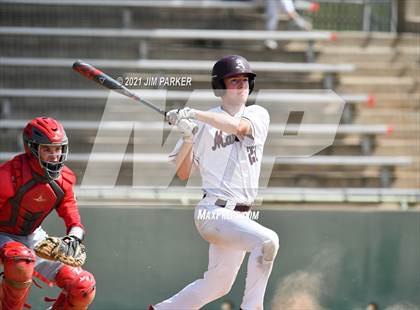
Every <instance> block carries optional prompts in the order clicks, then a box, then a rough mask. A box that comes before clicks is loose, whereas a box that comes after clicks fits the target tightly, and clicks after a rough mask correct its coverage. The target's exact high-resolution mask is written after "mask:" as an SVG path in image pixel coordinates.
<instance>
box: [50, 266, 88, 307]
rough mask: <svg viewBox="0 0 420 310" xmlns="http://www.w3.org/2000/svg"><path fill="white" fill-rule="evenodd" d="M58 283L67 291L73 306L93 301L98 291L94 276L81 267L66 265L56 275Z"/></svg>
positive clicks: (85, 304) (83, 305)
mask: <svg viewBox="0 0 420 310" xmlns="http://www.w3.org/2000/svg"><path fill="white" fill-rule="evenodd" d="M56 282H57V285H58V286H59V287H60V288H62V289H63V291H64V292H65V295H66V298H67V301H68V303H69V304H70V305H72V306H73V307H76V308H77V307H85V306H88V305H89V304H91V303H92V301H93V299H94V298H95V293H96V281H95V278H94V276H93V275H92V274H91V273H90V272H88V271H86V270H83V269H82V268H80V267H70V266H67V265H64V266H63V267H61V268H60V270H59V271H58V273H57V276H56Z"/></svg>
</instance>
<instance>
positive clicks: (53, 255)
mask: <svg viewBox="0 0 420 310" xmlns="http://www.w3.org/2000/svg"><path fill="white" fill-rule="evenodd" d="M34 251H35V253H36V254H37V255H38V256H39V257H41V258H45V259H48V260H54V261H59V262H62V263H63V264H66V265H69V266H73V267H80V266H82V265H83V264H84V263H85V260H86V249H85V246H84V245H83V244H82V243H81V242H80V240H79V239H78V238H76V237H73V236H65V237H62V238H58V237H47V238H45V239H44V240H41V241H40V242H38V243H37V244H36V245H35V247H34Z"/></svg>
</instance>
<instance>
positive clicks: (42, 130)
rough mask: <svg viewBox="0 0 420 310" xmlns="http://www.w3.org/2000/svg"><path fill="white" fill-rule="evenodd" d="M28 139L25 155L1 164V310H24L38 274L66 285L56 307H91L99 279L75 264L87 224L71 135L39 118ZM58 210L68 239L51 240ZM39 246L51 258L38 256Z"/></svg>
mask: <svg viewBox="0 0 420 310" xmlns="http://www.w3.org/2000/svg"><path fill="white" fill-rule="evenodd" d="M23 143H24V147H25V153H24V154H20V155H17V156H16V157H14V158H13V159H12V160H10V161H8V162H6V163H3V164H2V165H0V182H1V186H0V261H1V263H2V264H3V268H4V270H3V280H2V282H1V287H0V302H1V307H0V309H2V310H20V309H22V307H23V306H24V305H25V301H26V298H27V297H28V294H29V290H30V287H31V284H32V276H34V275H35V276H36V277H38V278H39V279H41V280H42V281H44V282H46V283H47V284H49V285H52V284H56V285H57V286H58V287H60V288H61V289H62V292H61V294H60V295H59V296H58V298H57V299H56V300H55V302H54V304H53V305H52V307H51V308H52V309H72V310H82V309H87V308H88V306H89V304H90V303H91V302H92V301H93V299H94V297H95V279H94V277H93V275H92V274H91V273H89V272H87V271H85V270H83V269H81V268H80V267H74V266H78V265H81V264H82V263H83V261H84V258H85V251H84V247H83V245H82V244H81V241H82V240H83V235H84V228H83V225H82V224H81V221H80V215H79V211H78V208H77V203H76V199H75V196H74V193H73V185H74V183H75V181H76V180H75V176H74V174H73V172H72V171H71V170H70V169H69V168H67V167H66V166H64V162H65V160H66V157H67V152H68V141H67V136H66V133H65V131H64V129H63V126H62V125H61V124H60V123H59V122H57V121H56V120H54V119H52V118H48V117H38V118H35V119H33V120H32V121H30V122H29V123H28V124H27V125H26V127H25V129H24V131H23ZM53 209H55V210H56V211H57V213H58V215H59V216H60V217H61V218H63V220H64V222H65V225H66V228H67V235H66V236H65V237H63V238H48V235H47V233H46V232H45V231H44V230H43V229H42V228H41V226H40V225H41V223H42V221H43V220H44V219H45V218H46V216H47V215H48V214H49V213H50V212H51V211H52V210H53ZM36 246H37V247H38V248H39V249H38V250H39V251H40V252H39V253H40V255H42V256H43V257H44V258H49V259H50V260H46V259H44V258H41V257H38V256H36V254H35V253H34V251H33V249H34V248H35V247H36ZM60 260H61V261H60ZM63 262H65V263H67V264H71V265H73V266H69V265H66V264H63Z"/></svg>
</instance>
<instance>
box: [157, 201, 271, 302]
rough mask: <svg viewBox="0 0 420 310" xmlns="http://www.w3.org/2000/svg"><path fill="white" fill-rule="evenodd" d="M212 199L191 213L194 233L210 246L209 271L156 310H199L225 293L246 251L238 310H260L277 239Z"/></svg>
mask: <svg viewBox="0 0 420 310" xmlns="http://www.w3.org/2000/svg"><path fill="white" fill-rule="evenodd" d="M215 199H216V198H214V197H207V198H204V199H203V200H201V201H200V203H199V204H198V205H197V207H196V210H195V214H194V217H195V224H196V227H197V230H198V231H199V233H200V235H201V236H202V237H203V238H204V239H205V240H206V241H208V242H209V243H210V247H209V264H208V270H207V271H206V272H205V273H204V277H203V278H202V279H198V280H196V281H195V282H193V283H191V284H189V285H188V286H186V287H185V288H184V289H183V290H181V291H180V292H179V293H177V294H176V295H174V296H172V297H171V298H169V299H167V300H165V301H163V302H161V303H159V304H157V305H156V306H155V309H157V310H166V309H168V310H169V309H171V310H192V309H199V308H201V307H203V306H204V305H206V304H208V303H209V302H211V301H213V300H216V299H218V298H220V297H222V296H224V295H226V294H228V293H229V291H230V289H231V287H232V285H233V283H234V281H235V278H236V275H237V273H238V270H239V268H240V266H241V264H242V261H243V259H244V257H245V254H246V252H250V256H249V260H248V269H247V277H246V285H245V292H244V296H243V299H242V304H241V308H242V309H243V310H262V309H263V303H264V294H265V289H266V286H267V281H268V278H269V276H270V273H271V269H272V267H273V262H274V258H275V256H276V254H277V251H278V247H279V239H278V236H277V234H276V233H275V232H274V231H272V230H270V229H268V228H266V227H264V226H262V225H260V224H258V223H256V222H255V221H253V220H251V219H250V218H249V217H245V216H244V215H243V213H240V212H237V211H232V210H229V209H227V208H221V207H218V206H216V205H214V202H215ZM203 214H204V215H205V216H203Z"/></svg>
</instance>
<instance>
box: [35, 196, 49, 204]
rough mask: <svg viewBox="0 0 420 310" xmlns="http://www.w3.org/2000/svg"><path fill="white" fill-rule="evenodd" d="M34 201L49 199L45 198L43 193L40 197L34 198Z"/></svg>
mask: <svg viewBox="0 0 420 310" xmlns="http://www.w3.org/2000/svg"><path fill="white" fill-rule="evenodd" d="M34 201H36V202H45V201H47V199H45V198H44V196H42V194H41V195H39V197H36V198H34Z"/></svg>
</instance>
